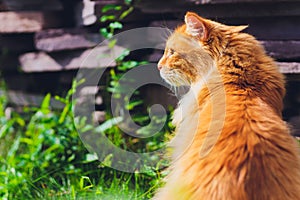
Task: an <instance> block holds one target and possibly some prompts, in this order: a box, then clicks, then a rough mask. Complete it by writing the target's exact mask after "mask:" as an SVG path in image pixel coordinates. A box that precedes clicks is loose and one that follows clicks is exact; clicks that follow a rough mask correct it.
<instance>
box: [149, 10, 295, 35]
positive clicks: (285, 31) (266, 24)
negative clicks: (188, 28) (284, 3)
mask: <svg viewBox="0 0 300 200" xmlns="http://www.w3.org/2000/svg"><path fill="white" fill-rule="evenodd" d="M183 17H184V15H182V16H181V17H180V19H179V20H158V21H152V22H151V23H150V24H149V26H154V27H166V28H169V29H175V28H176V27H177V26H178V25H180V24H183V23H184V22H183ZM213 19H214V18H213ZM217 21H219V22H221V23H224V24H227V25H249V27H248V28H247V29H245V32H248V33H249V34H252V35H254V36H255V37H256V38H257V39H259V40H300V20H299V17H266V18H265V17H264V18H223V19H217Z"/></svg>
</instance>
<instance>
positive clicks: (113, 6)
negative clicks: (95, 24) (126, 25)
mask: <svg viewBox="0 0 300 200" xmlns="http://www.w3.org/2000/svg"><path fill="white" fill-rule="evenodd" d="M121 9H122V6H117V5H113V4H108V5H105V6H103V8H102V9H101V12H102V13H106V12H107V11H110V10H121Z"/></svg>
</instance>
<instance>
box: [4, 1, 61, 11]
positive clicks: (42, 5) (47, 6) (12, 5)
mask: <svg viewBox="0 0 300 200" xmlns="http://www.w3.org/2000/svg"><path fill="white" fill-rule="evenodd" d="M62 9H63V5H62V3H61V1H59V0H47V1H44V0H25V1H24V0H2V2H0V11H8V10H11V11H17V10H18V11H20V10H26V11H40V10H43V11H54V10H55V11H59V10H62Z"/></svg>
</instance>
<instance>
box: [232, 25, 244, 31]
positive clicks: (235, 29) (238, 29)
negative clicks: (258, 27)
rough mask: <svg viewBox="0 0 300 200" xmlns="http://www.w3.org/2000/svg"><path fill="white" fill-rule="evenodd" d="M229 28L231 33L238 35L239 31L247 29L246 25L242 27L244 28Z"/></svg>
mask: <svg viewBox="0 0 300 200" xmlns="http://www.w3.org/2000/svg"><path fill="white" fill-rule="evenodd" d="M230 28H231V31H232V32H236V33H238V32H241V31H243V30H245V29H246V28H248V25H244V26H231V27H230Z"/></svg>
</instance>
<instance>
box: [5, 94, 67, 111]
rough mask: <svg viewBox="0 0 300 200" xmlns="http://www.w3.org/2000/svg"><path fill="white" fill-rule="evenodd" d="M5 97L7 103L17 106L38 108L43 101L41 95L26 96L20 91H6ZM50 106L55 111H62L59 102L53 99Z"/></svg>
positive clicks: (61, 105)
mask: <svg viewBox="0 0 300 200" xmlns="http://www.w3.org/2000/svg"><path fill="white" fill-rule="evenodd" d="M7 96H8V101H9V103H11V104H14V105H17V106H40V105H41V103H42V102H43V99H44V96H43V95H37V94H27V93H24V92H21V91H8V92H7ZM50 105H51V107H52V108H56V109H62V108H63V107H64V105H63V104H62V103H61V102H59V101H57V100H55V99H54V98H51V100H50Z"/></svg>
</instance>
